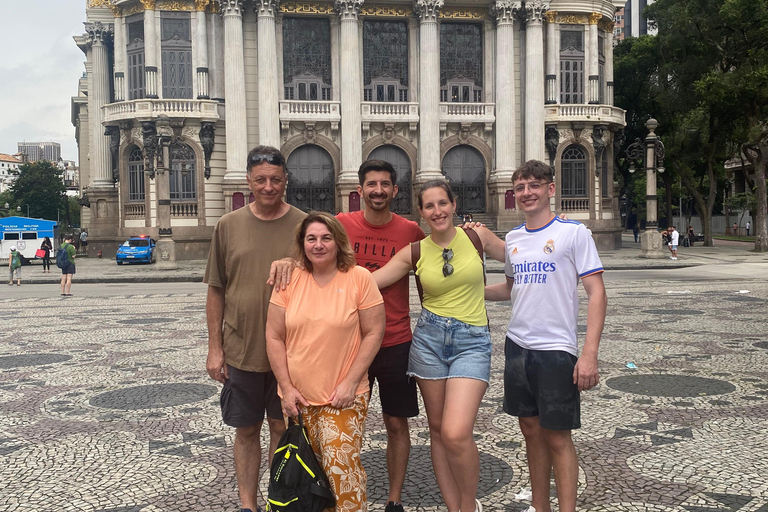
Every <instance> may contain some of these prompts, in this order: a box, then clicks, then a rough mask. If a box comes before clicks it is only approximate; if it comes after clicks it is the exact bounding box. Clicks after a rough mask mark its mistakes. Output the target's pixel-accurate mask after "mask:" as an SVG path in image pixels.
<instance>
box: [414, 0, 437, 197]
mask: <svg viewBox="0 0 768 512" xmlns="http://www.w3.org/2000/svg"><path fill="white" fill-rule="evenodd" d="M443 4H444V1H443V0H417V1H416V4H415V5H414V8H415V11H416V16H417V17H418V19H419V27H420V31H419V65H420V66H419V169H418V171H417V175H416V182H421V183H423V182H425V181H428V180H430V179H435V178H442V177H443V175H442V173H441V172H440V114H439V108H440V30H439V25H438V16H439V13H440V9H442V8H443Z"/></svg>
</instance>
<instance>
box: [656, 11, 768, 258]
mask: <svg viewBox="0 0 768 512" xmlns="http://www.w3.org/2000/svg"><path fill="white" fill-rule="evenodd" d="M646 12H647V14H648V16H649V18H650V19H652V20H654V22H655V23H657V24H658V29H659V36H658V37H659V49H660V54H659V62H660V63H661V65H660V76H663V77H665V79H667V80H666V82H667V85H668V87H666V88H664V92H665V93H667V94H668V95H669V96H668V101H667V104H669V105H671V104H673V105H675V106H676V107H677V108H678V109H679V112H680V115H679V116H677V119H676V123H677V127H676V134H675V139H676V140H675V145H674V147H675V148H676V149H678V150H680V155H681V156H682V157H681V160H683V164H682V166H681V167H682V168H683V169H685V170H686V171H688V172H683V173H682V178H683V183H684V184H685V185H686V187H687V188H688V189H689V191H690V192H691V193H692V195H693V197H694V200H695V201H696V204H697V209H698V210H699V214H700V215H701V213H702V210H703V209H706V210H707V211H708V212H709V213H711V211H712V208H713V206H714V204H715V201H716V199H717V197H718V181H720V180H721V179H722V167H723V165H722V162H724V161H725V160H727V159H728V158H730V157H733V156H737V155H735V154H734V152H733V150H732V148H733V147H734V144H735V145H737V147H739V148H740V150H741V152H742V153H743V155H744V156H745V157H746V158H747V159H748V160H749V161H750V163H752V170H751V172H750V174H748V176H747V177H748V178H749V179H750V180H751V181H752V184H753V186H754V187H755V195H756V197H757V203H758V207H757V209H756V212H755V234H756V237H755V249H756V250H758V251H768V232H767V228H768V225H767V224H766V209H767V208H768V198H767V197H766V181H765V179H766V166H768V109H766V106H767V105H768V6H767V5H766V2H765V0H659V1H657V2H656V3H655V4H653V5H652V6H650V7H649V8H648V10H647V11H646ZM692 134H693V135H692ZM686 146H687V148H686ZM737 153H738V151H737ZM697 159H698V160H701V159H703V167H704V169H703V170H704V171H705V174H706V180H705V181H704V182H702V181H701V180H699V182H702V183H705V184H706V186H708V188H709V190H708V194H707V196H706V198H705V197H703V195H702V194H701V191H699V193H698V194H697V193H696V191H695V188H696V186H695V185H696V183H697V180H696V178H697V177H698V176H700V174H697V172H700V171H697V169H699V165H701V164H700V163H699V164H697V163H696V160H697ZM708 234H709V233H708V226H707V225H706V224H705V237H707V239H706V240H707V242H708V241H709V236H708Z"/></svg>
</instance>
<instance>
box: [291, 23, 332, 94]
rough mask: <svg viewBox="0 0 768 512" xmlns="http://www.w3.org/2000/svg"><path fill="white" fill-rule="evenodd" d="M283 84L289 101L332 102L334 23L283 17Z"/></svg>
mask: <svg viewBox="0 0 768 512" xmlns="http://www.w3.org/2000/svg"><path fill="white" fill-rule="evenodd" d="M283 82H284V83H283V87H284V89H283V90H284V92H285V99H286V100H309V101H330V100H331V92H332V83H331V24H330V21H329V20H328V19H327V18H294V17H289V16H286V17H284V18H283Z"/></svg>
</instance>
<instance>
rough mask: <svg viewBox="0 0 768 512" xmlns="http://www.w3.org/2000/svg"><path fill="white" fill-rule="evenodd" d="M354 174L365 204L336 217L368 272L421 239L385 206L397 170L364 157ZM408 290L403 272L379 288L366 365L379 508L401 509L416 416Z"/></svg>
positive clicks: (394, 192)
mask: <svg viewBox="0 0 768 512" xmlns="http://www.w3.org/2000/svg"><path fill="white" fill-rule="evenodd" d="M357 175H358V177H359V179H360V185H358V187H357V191H358V193H359V194H360V196H362V198H363V201H364V202H365V210H363V211H357V212H350V213H340V214H338V215H337V216H336V217H337V218H338V219H339V221H340V222H341V223H342V225H343V226H344V229H346V231H347V235H348V236H349V241H350V243H351V245H352V250H354V251H355V258H356V259H357V264H358V265H360V266H361V267H365V268H367V269H368V270H370V271H371V272H373V271H375V270H376V269H379V268H381V267H383V266H384V265H386V264H387V262H388V261H389V260H390V259H391V258H392V256H394V255H395V254H396V253H397V251H399V250H400V249H402V248H403V247H406V246H407V245H408V244H410V243H411V242H416V241H417V240H421V239H422V238H424V231H422V229H421V228H420V227H419V225H418V224H416V223H415V222H413V221H411V220H408V219H404V218H403V217H401V216H399V215H397V214H396V213H392V212H391V211H390V209H389V206H390V204H391V203H392V200H393V199H394V198H395V196H396V195H397V185H396V183H397V173H396V172H395V169H394V168H393V167H392V164H390V163H389V162H385V161H383V160H366V161H365V162H363V164H362V165H361V166H360V169H359V170H358V172H357ZM408 293H409V292H408V276H405V277H403V278H402V279H401V280H400V281H398V282H397V283H395V284H393V285H392V286H389V287H387V288H384V289H383V290H381V295H382V296H383V297H384V309H385V310H386V313H387V327H386V330H385V332H384V341H383V342H382V343H381V349H380V350H379V353H378V354H377V355H376V358H375V359H374V360H373V363H371V367H370V368H369V369H368V380H369V381H370V384H371V389H373V382H374V381H375V380H378V382H379V398H380V400H381V409H382V411H383V413H384V424H385V425H386V427H387V473H388V474H389V498H388V502H387V506H386V509H385V512H402V511H403V506H402V505H401V504H400V494H401V492H402V490H403V483H404V482H405V471H406V468H407V466H408V455H409V454H410V451H411V437H410V433H409V431H408V418H413V417H414V416H417V415H418V414H419V404H418V398H417V396H416V382H415V381H414V380H413V379H408V376H407V375H406V374H405V372H406V371H407V369H408V354H409V352H410V349H411V337H412V333H411V319H410V316H409V307H408V297H409V295H408Z"/></svg>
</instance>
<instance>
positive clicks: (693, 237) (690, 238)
mask: <svg viewBox="0 0 768 512" xmlns="http://www.w3.org/2000/svg"><path fill="white" fill-rule="evenodd" d="M694 240H696V233H694V232H693V226H688V243H689V244H691V247H693V241H694Z"/></svg>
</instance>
